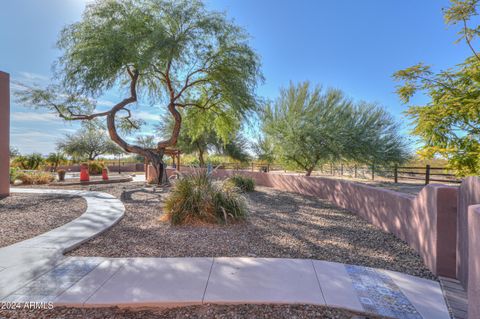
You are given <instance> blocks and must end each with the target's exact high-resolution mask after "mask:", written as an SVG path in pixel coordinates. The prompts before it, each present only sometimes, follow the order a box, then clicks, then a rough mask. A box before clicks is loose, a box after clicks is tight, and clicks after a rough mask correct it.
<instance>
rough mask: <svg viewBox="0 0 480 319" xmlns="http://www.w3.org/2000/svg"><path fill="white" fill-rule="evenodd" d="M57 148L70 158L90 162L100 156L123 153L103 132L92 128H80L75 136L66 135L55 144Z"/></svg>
mask: <svg viewBox="0 0 480 319" xmlns="http://www.w3.org/2000/svg"><path fill="white" fill-rule="evenodd" d="M57 148H58V149H59V150H61V151H62V152H64V153H65V154H67V155H69V156H71V157H72V158H75V159H85V160H91V161H92V160H95V159H96V158H97V157H98V156H100V155H104V154H119V153H122V152H123V151H122V150H121V149H120V148H119V147H118V146H117V145H116V144H115V143H114V142H112V140H110V138H109V137H108V136H107V134H106V133H105V132H104V131H101V130H96V129H93V128H82V129H80V130H79V131H78V132H76V133H75V134H66V135H65V137H64V139H63V140H62V141H60V142H58V143H57Z"/></svg>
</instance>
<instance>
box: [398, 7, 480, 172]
mask: <svg viewBox="0 0 480 319" xmlns="http://www.w3.org/2000/svg"><path fill="white" fill-rule="evenodd" d="M478 3H479V2H478V1H476V0H452V1H451V6H450V7H449V8H447V9H446V10H444V19H445V22H446V24H447V25H460V28H461V29H460V31H459V33H458V34H459V36H460V37H459V39H458V41H464V42H465V43H466V44H467V46H468V47H469V48H470V50H471V52H472V56H470V57H468V58H467V59H466V60H465V61H464V62H463V63H461V64H458V65H457V66H455V67H453V68H451V69H447V70H444V71H440V72H434V71H432V68H431V66H429V65H425V64H423V63H419V64H417V65H414V66H412V67H409V68H407V69H404V70H401V71H398V72H396V73H395V74H394V78H395V79H396V80H398V81H401V82H402V85H400V86H398V88H397V93H398V95H399V96H400V98H401V99H402V101H403V102H404V103H410V102H411V98H412V97H413V96H414V95H415V93H417V92H422V93H424V94H425V95H427V96H429V97H430V101H429V102H428V103H427V104H425V105H412V106H410V107H409V109H408V111H407V112H406V113H407V115H408V117H409V118H410V119H411V120H412V121H413V124H414V128H413V134H415V135H417V136H419V137H420V138H421V140H422V142H423V145H422V146H421V149H420V151H419V152H418V153H419V155H421V156H422V157H423V158H426V159H433V158H435V157H436V156H440V157H441V158H445V159H447V160H448V165H449V166H450V167H451V168H453V169H455V170H456V171H457V173H458V174H459V175H460V176H465V175H474V174H479V173H480V103H479V101H480V86H479V79H480V54H479V53H478V51H477V50H476V49H475V48H474V41H475V40H477V39H478V37H479V35H480V26H478V25H476V26H469V24H470V22H471V20H472V19H475V20H477V21H478V17H477V16H478V11H477V10H478Z"/></svg>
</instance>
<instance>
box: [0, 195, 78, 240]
mask: <svg viewBox="0 0 480 319" xmlns="http://www.w3.org/2000/svg"><path fill="white" fill-rule="evenodd" d="M86 207H87V203H86V201H85V200H84V199H83V198H81V197H70V196H64V195H38V194H18V193H15V194H11V196H9V197H6V198H3V199H0V247H4V246H8V245H11V244H14V243H17V242H19V241H22V240H25V239H29V238H32V237H35V236H38V235H41V234H43V233H45V232H47V231H49V230H52V229H54V228H56V227H59V226H62V225H64V224H66V223H68V222H69V221H71V220H73V219H75V218H77V217H78V216H80V215H81V214H83V213H84V212H85V209H86Z"/></svg>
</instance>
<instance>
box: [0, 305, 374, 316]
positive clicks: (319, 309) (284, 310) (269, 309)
mask: <svg viewBox="0 0 480 319" xmlns="http://www.w3.org/2000/svg"><path fill="white" fill-rule="evenodd" d="M0 315H1V316H2V317H5V318H9V319H13V318H29V319H43V318H45V319H46V318H72V319H73V318H78V319H80V318H82V319H83V318H92V319H96V318H98V319H100V318H102V319H103V318H116V319H126V318H129V319H135V318H138V319H140V318H141V319H153V318H155V319H162V318H165V319H167V318H168V319H170V318H179V319H180V318H196V319H212V318H214V319H227V318H231V319H234V318H235V319H237V318H272V319H273V318H275V319H282V318H285V319H290V318H299V319H300V318H301V319H310V318H312V319H313V318H323V319H351V318H370V319H378V318H380V317H378V316H372V315H368V317H361V316H358V317H357V314H356V313H353V312H350V311H346V310H341V309H332V308H327V307H323V306H312V305H201V306H189V307H179V308H170V309H148V310H130V309H120V308H116V307H111V308H65V307H60V308H54V309H52V310H35V311H29V310H16V311H0Z"/></svg>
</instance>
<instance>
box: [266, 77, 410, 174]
mask: <svg viewBox="0 0 480 319" xmlns="http://www.w3.org/2000/svg"><path fill="white" fill-rule="evenodd" d="M263 128H264V132H265V135H266V136H267V137H268V138H269V140H270V141H271V142H272V143H273V147H274V151H275V153H276V154H278V155H279V159H280V160H281V161H282V162H283V163H284V164H285V165H286V166H288V167H293V168H300V169H302V170H304V171H305V172H306V175H307V176H309V175H310V174H311V173H312V171H313V170H314V168H315V167H317V166H318V165H319V164H321V163H325V162H331V161H342V160H353V161H357V162H363V163H369V164H372V163H376V164H387V163H395V162H402V161H404V160H405V159H406V155H407V152H406V148H405V145H404V143H403V142H402V139H401V137H400V136H399V135H398V133H397V125H396V124H395V123H394V121H393V120H392V118H391V116H390V115H388V113H386V112H385V111H384V110H383V109H382V108H379V107H376V106H374V105H370V104H366V103H360V104H353V103H352V102H351V101H350V100H349V99H347V98H345V96H344V94H343V93H342V92H341V91H339V90H327V91H325V92H323V90H322V88H321V87H319V86H318V87H316V88H313V89H311V88H310V84H309V83H308V82H305V83H301V84H298V85H294V84H290V87H289V88H288V89H282V90H281V91H280V96H279V97H278V98H277V99H276V100H275V101H274V102H273V104H271V105H269V106H267V107H266V109H265V112H264V117H263Z"/></svg>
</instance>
